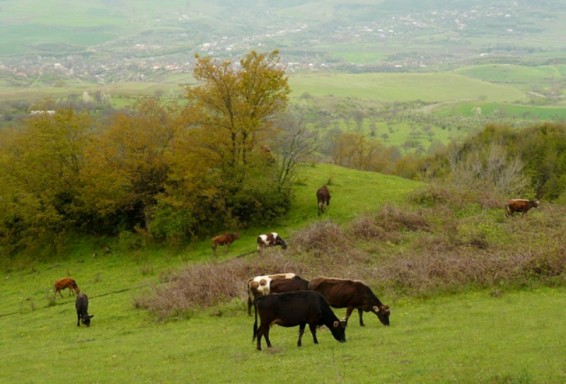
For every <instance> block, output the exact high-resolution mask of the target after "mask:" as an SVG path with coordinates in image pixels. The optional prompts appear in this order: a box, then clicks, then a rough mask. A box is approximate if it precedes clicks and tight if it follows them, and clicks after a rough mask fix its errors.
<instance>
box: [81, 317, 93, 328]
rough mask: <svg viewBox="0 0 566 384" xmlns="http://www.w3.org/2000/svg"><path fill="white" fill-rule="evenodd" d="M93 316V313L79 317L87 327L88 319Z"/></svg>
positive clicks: (88, 324) (88, 325)
mask: <svg viewBox="0 0 566 384" xmlns="http://www.w3.org/2000/svg"><path fill="white" fill-rule="evenodd" d="M93 317H94V315H84V316H82V317H81V320H82V322H83V324H84V325H86V326H87V327H90V319H92V318H93Z"/></svg>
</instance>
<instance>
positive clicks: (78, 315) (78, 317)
mask: <svg viewBox="0 0 566 384" xmlns="http://www.w3.org/2000/svg"><path fill="white" fill-rule="evenodd" d="M80 326H81V314H80V313H77V327H80Z"/></svg>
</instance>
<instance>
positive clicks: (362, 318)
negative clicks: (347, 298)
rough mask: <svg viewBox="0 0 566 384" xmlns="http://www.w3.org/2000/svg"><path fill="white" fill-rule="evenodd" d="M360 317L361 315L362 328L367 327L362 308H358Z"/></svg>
mask: <svg viewBox="0 0 566 384" xmlns="http://www.w3.org/2000/svg"><path fill="white" fill-rule="evenodd" d="M358 315H360V326H362V327H363V326H364V325H365V324H364V317H363V315H364V311H362V309H361V308H358Z"/></svg>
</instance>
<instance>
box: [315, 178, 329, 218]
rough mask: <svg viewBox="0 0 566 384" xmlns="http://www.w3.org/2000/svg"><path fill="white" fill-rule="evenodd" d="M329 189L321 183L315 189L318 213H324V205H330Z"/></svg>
mask: <svg viewBox="0 0 566 384" xmlns="http://www.w3.org/2000/svg"><path fill="white" fill-rule="evenodd" d="M330 197H331V196H330V191H329V190H328V187H327V186H326V185H323V186H322V187H320V188H319V189H318V190H317V191H316V201H317V205H318V215H319V216H320V214H321V213H324V207H327V206H329V205H330Z"/></svg>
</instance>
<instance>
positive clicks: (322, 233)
mask: <svg viewBox="0 0 566 384" xmlns="http://www.w3.org/2000/svg"><path fill="white" fill-rule="evenodd" d="M291 241H292V243H293V248H294V250H295V252H297V253H303V252H306V253H310V254H312V255H314V256H318V257H320V256H324V255H327V254H328V253H330V252H337V251H342V252H344V251H347V250H348V249H350V248H352V246H353V244H352V241H351V240H350V238H348V237H347V236H346V234H345V233H344V231H342V228H340V226H339V225H338V224H336V223H333V222H332V221H329V220H324V221H319V222H316V223H314V224H312V225H311V226H309V227H308V228H306V229H304V230H302V231H299V232H297V233H295V234H294V235H293V236H292V238H291Z"/></svg>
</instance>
